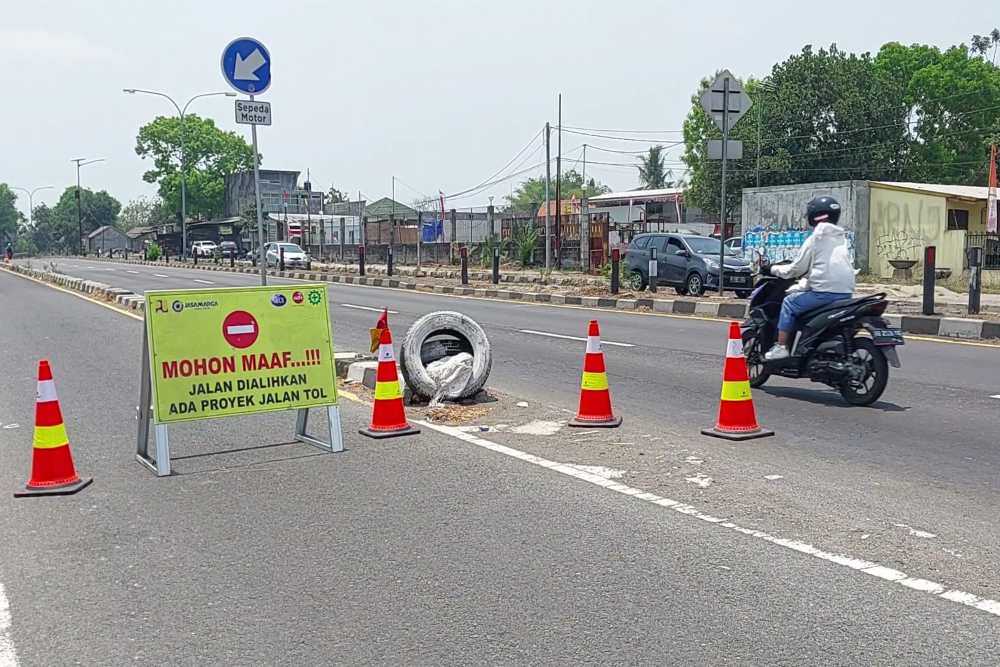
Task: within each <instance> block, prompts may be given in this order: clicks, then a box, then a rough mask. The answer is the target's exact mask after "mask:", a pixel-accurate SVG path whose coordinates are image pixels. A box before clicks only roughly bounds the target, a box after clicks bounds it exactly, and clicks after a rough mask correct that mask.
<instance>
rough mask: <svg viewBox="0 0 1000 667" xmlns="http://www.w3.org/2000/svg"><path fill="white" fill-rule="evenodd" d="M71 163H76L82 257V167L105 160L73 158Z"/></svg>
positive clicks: (78, 221)
mask: <svg viewBox="0 0 1000 667" xmlns="http://www.w3.org/2000/svg"><path fill="white" fill-rule="evenodd" d="M70 162H75V163H76V227H77V232H78V233H79V234H80V255H81V256H83V255H84V254H85V253H84V248H83V210H82V208H81V207H82V205H83V201H82V195H81V193H80V167H86V166H87V165H88V164H94V163H95V162H104V158H102V157H99V158H94V159H93V160H88V159H87V158H85V157H78V158H73V159H72V160H70Z"/></svg>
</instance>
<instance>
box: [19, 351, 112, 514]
mask: <svg viewBox="0 0 1000 667" xmlns="http://www.w3.org/2000/svg"><path fill="white" fill-rule="evenodd" d="M32 447H33V450H32V461H31V479H29V480H28V483H27V484H26V485H25V487H24V491H15V492H14V497H15V498H21V497H24V496H68V495H70V494H73V493H76V492H77V491H79V490H80V489H82V488H84V487H85V486H87V485H88V484H90V483H91V482H93V481H94V480H93V478H90V479H80V476H79V475H78V474H76V468H75V467H74V465H73V454H72V453H71V452H70V451H69V438H68V437H67V436H66V425H65V424H63V418H62V411H61V410H60V409H59V398H58V397H57V396H56V384H55V382H53V380H52V369H51V368H49V362H48V361H47V360H45V359H42V360H41V361H39V362H38V395H37V398H36V399H35V437H34V442H33V444H32Z"/></svg>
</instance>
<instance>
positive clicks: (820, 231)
mask: <svg viewBox="0 0 1000 667" xmlns="http://www.w3.org/2000/svg"><path fill="white" fill-rule="evenodd" d="M806 219H807V220H808V221H809V226H810V227H812V228H813V232H812V234H810V235H809V238H808V239H806V242H805V243H803V244H802V248H800V249H799V254H798V257H796V258H795V261H794V262H792V263H791V264H782V265H775V266H772V267H771V275H773V276H777V277H778V278H798V277H801V276H804V277H805V288H804V289H801V290H798V291H794V292H789V294H788V295H787V296H786V297H785V300H784V301H783V302H782V304H781V315H780V316H779V318H778V342H776V343H775V344H774V347H772V348H771V349H770V351H768V353H767V354H765V355H764V359H766V360H767V361H776V360H779V359H787V358H788V356H789V351H788V342H789V341H788V339H789V337H790V336H791V333H792V331H793V330H794V329H795V320H796V318H797V317H798V316H799V315H801V314H802V313H804V312H806V311H808V310H812V309H814V308H818V307H819V306H822V305H824V304H827V303H831V302H833V301H839V300H841V299H849V298H851V297H852V296H853V294H854V265H853V264H852V262H851V256H850V253H849V252H848V248H847V235H846V233H845V232H844V230H843V229H842V228H840V227H838V226H837V221H838V220H840V204H839V203H838V202H837V200H836V199H834V198H833V197H816V198H814V199H813V200H812V201H810V202H809V204H808V205H807V206H806Z"/></svg>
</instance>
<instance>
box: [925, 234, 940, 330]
mask: <svg viewBox="0 0 1000 667" xmlns="http://www.w3.org/2000/svg"><path fill="white" fill-rule="evenodd" d="M936 258H937V248H936V247H934V246H932V245H929V246H927V247H926V248H924V308H923V313H924V315H933V314H934V282H935V280H936V279H937V262H936V261H935V260H936Z"/></svg>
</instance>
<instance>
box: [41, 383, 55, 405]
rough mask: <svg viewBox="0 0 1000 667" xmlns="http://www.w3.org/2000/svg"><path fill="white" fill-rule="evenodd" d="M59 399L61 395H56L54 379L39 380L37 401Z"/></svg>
mask: <svg viewBox="0 0 1000 667" xmlns="http://www.w3.org/2000/svg"><path fill="white" fill-rule="evenodd" d="M58 400H59V397H58V396H56V383H55V382H54V381H52V380H39V382H38V398H37V402H38V403H47V402H49V401H58Z"/></svg>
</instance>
